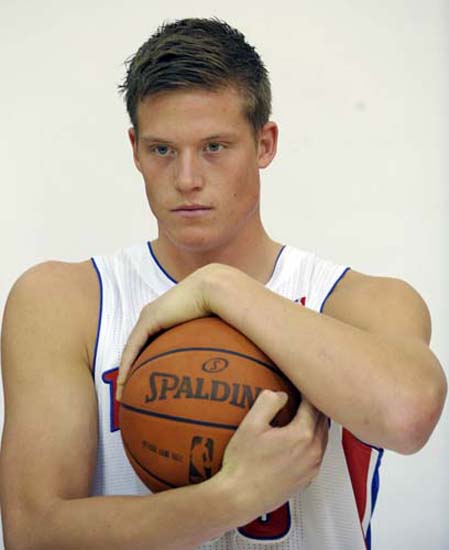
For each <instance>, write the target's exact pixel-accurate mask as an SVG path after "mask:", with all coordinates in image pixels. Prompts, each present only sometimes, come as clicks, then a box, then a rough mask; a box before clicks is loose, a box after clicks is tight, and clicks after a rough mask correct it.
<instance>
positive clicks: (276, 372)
mask: <svg viewBox="0 0 449 550" xmlns="http://www.w3.org/2000/svg"><path fill="white" fill-rule="evenodd" d="M183 351H216V352H219V353H228V354H229V355H235V356H237V357H242V358H243V359H249V360H250V361H254V362H255V363H258V364H259V365H261V366H262V367H265V368H267V369H269V370H270V371H271V372H273V373H275V374H276V375H278V376H280V377H281V378H285V376H284V375H283V374H282V372H281V371H280V370H279V369H278V368H277V367H276V366H274V365H270V364H269V363H265V362H264V361H261V360H260V359H256V358H255V357H251V355H245V354H244V353H240V352H239V351H233V350H229V349H221V348H210V347H189V348H176V349H172V350H170V351H164V352H163V353H158V354H157V355H153V357H150V358H148V359H145V361H144V362H143V363H140V364H139V365H137V366H136V367H135V368H134V369H132V371H131V372H130V373H129V376H128V378H131V376H133V374H134V373H135V372H136V371H137V370H139V369H140V368H141V367H143V366H144V365H146V364H147V363H151V361H155V360H156V359H159V358H160V357H165V356H167V355H171V354H172V353H181V352H183Z"/></svg>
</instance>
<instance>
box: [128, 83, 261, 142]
mask: <svg viewBox="0 0 449 550" xmlns="http://www.w3.org/2000/svg"><path fill="white" fill-rule="evenodd" d="M137 120H138V125H139V134H140V135H141V136H144V135H145V134H151V135H157V136H161V137H162V136H167V137H169V138H170V139H175V138H176V136H179V137H181V136H182V135H183V134H186V133H188V134H192V133H194V134H195V135H198V136H199V137H200V136H201V135H215V134H217V133H220V132H222V133H223V132H231V131H232V132H238V133H242V132H245V133H246V132H251V127H250V124H249V122H248V120H247V118H246V116H245V113H244V99H243V97H242V95H241V93H239V92H238V91H237V90H235V89H234V88H224V89H220V90H213V91H212V90H205V89H188V90H173V91H168V92H161V93H159V94H156V95H153V96H149V97H147V98H144V99H143V100H142V101H141V102H140V103H139V105H138V108H137Z"/></svg>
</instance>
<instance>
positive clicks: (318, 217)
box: [0, 0, 449, 550]
mask: <svg viewBox="0 0 449 550" xmlns="http://www.w3.org/2000/svg"><path fill="white" fill-rule="evenodd" d="M189 4H190V6H189V7H187V6H188V5H189ZM213 15H215V16H219V17H221V18H223V19H226V20H227V21H228V22H229V23H231V24H233V25H235V26H237V27H238V28H239V29H240V30H242V31H243V32H244V33H245V34H246V36H247V38H248V40H249V41H250V42H251V43H253V44H255V45H256V46H257V48H258V50H259V52H260V53H261V55H262V57H263V58H264V60H265V62H266V64H267V66H268V68H269V69H270V72H271V78H272V85H273V91H274V113H273V119H274V120H276V121H277V122H278V123H279V125H280V130H281V133H280V149H279V154H278V158H277V160H276V161H275V162H274V164H273V165H272V167H270V168H269V169H268V170H267V171H266V172H265V173H264V174H263V182H264V183H263V187H264V188H263V215H264V219H265V222H266V226H267V228H268V230H269V231H270V233H271V234H272V236H273V237H275V238H276V239H278V240H281V241H284V242H289V243H290V244H293V245H296V246H298V247H301V248H304V249H313V250H315V251H316V252H317V253H319V254H320V255H321V256H324V257H328V258H330V259H333V260H335V261H337V262H341V263H347V264H349V265H351V266H352V267H353V268H355V269H357V270H360V271H364V272H367V273H371V274H382V275H392V276H397V277H401V278H404V279H406V280H408V281H409V282H410V283H411V284H413V285H414V286H415V287H416V288H417V289H418V290H419V292H420V293H421V294H422V295H423V297H424V298H425V299H426V301H427V302H428V304H429V307H430V310H431V313H432V317H433V325H434V328H433V340H432V346H433V349H434V350H435V352H436V353H437V355H438V356H439V358H440V360H441V361H442V363H443V364H446V365H448V364H449V344H448V338H447V327H448V326H449V308H448V303H449V300H448V298H449V290H448V281H449V279H448V277H449V262H448V257H449V249H448V244H449V243H448V241H449V231H448V230H449V222H448V214H449V208H448V206H449V205H448V202H449V191H448V176H449V161H448V153H447V152H448V145H449V143H448V142H449V135H448V111H449V86H448V76H447V75H448V73H447V67H449V47H448V46H449V44H448V38H447V37H448V33H449V4H448V2H447V1H444V0H427V1H426V2H423V1H422V0H299V1H298V0H296V1H295V2H293V1H292V2H291V3H290V2H282V0H281V1H278V2H269V1H267V0H262V1H261V0H259V1H258V2H257V3H255V4H254V6H252V5H251V4H247V3H243V2H241V1H239V2H237V1H235V0H228V1H227V2H224V3H220V4H216V5H212V4H211V2H210V1H198V2H191V3H188V2H185V1H184V0H172V1H171V2H170V3H166V2H151V1H149V0H145V1H143V0H134V1H133V2H128V1H124V0H123V1H121V0H112V1H111V0H109V1H96V2H93V1H91V0H77V1H76V2H74V1H71V0H66V1H56V0H55V1H52V0H40V1H39V2H25V1H23V0H14V1H13V0H1V3H0V37H1V38H0V40H1V45H0V46H1V47H0V67H1V72H2V80H1V85H0V121H1V132H0V220H1V221H0V235H1V247H2V253H1V257H2V264H1V272H0V309H3V306H4V302H5V300H6V296H7V293H8V290H9V288H10V287H11V285H12V284H13V282H14V280H15V279H16V278H17V277H18V275H19V274H20V273H21V272H23V270H25V269H26V268H27V267H29V266H30V265H32V264H35V263H37V262H40V261H44V260H47V259H63V260H68V261H78V260H82V259H85V258H87V257H89V256H91V255H93V254H98V253H106V252H110V251H113V250H115V249H116V248H118V247H120V246H122V245H126V244H129V243H131V242H135V241H139V240H142V239H148V238H151V237H153V236H154V235H155V224H154V221H153V220H152V219H151V216H150V214H149V211H148V209H147V206H146V202H145V198H144V193H143V186H142V185H141V181H140V177H139V175H138V173H137V172H136V171H135V169H134V167H133V164H132V160H131V153H130V148H129V145H128V142H127V136H126V130H127V126H128V120H127V115H126V113H125V108H124V105H123V104H122V100H121V99H120V98H119V96H118V94H117V91H116V86H117V84H118V83H119V82H120V80H121V78H122V76H123V74H124V68H123V64H122V63H123V61H124V60H125V58H127V57H128V56H129V55H130V54H132V53H133V52H134V51H135V50H136V49H137V48H138V47H139V46H140V44H141V43H142V42H143V41H144V40H146V39H147V37H148V36H149V34H151V33H152V32H153V31H154V30H155V28H156V27H157V26H158V25H159V24H160V23H161V22H162V20H164V19H176V18H181V17H185V16H201V17H204V16H213ZM445 153H446V154H445ZM36 383H37V384H38V381H36ZM0 411H1V403H0ZM446 417H447V408H446V410H445V415H444V418H443V420H442V421H441V422H440V424H439V426H438V428H437V430H436V431H435V433H434V435H433V436H432V438H431V440H430V442H429V444H428V445H427V446H426V448H425V449H424V450H422V451H421V452H419V453H418V454H416V455H413V456H408V457H403V456H399V455H396V454H394V453H386V455H385V458H384V461H383V466H382V470H381V492H380V497H379V500H378V506H377V510H376V514H375V519H374V525H373V541H374V546H373V547H374V549H376V550H380V549H382V550H428V549H431V550H443V549H444V548H448V547H449V520H448V517H447V509H448V507H449V482H448V479H449V477H448V475H447V474H446V469H447V464H448V460H449V437H448V435H449V434H448V426H449V422H448V420H447V418H446ZM43 421H45V419H43ZM0 425H1V418H0Z"/></svg>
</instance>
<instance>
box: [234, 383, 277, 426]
mask: <svg viewBox="0 0 449 550" xmlns="http://www.w3.org/2000/svg"><path fill="white" fill-rule="evenodd" d="M287 401H288V395H287V394H286V393H285V392H282V391H279V392H275V391H272V390H263V391H262V392H261V393H260V394H259V396H258V397H257V399H256V401H255V402H254V405H253V406H252V407H251V409H250V410H249V411H248V413H247V415H246V416H245V418H244V419H243V420H242V422H241V426H242V427H243V426H248V425H252V426H259V427H268V426H269V424H270V422H271V421H272V420H273V418H274V417H275V416H276V414H277V413H278V412H279V411H280V410H281V409H282V407H283V406H284V405H285V404H286V403H287Z"/></svg>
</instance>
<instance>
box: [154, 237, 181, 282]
mask: <svg viewBox="0 0 449 550" xmlns="http://www.w3.org/2000/svg"><path fill="white" fill-rule="evenodd" d="M147 245H148V250H149V251H150V254H151V257H152V258H153V260H154V263H155V264H156V265H157V266H158V268H159V269H160V270H161V271H162V273H163V274H164V275H165V276H166V277H167V279H169V280H170V281H171V282H172V283H175V284H176V285H177V284H178V281H176V280H175V279H173V277H172V276H171V275H170V273H168V272H167V271H165V269H164V268H163V267H162V265H161V264H160V263H159V260H158V259H157V258H156V254H155V253H154V250H153V247H152V246H151V243H150V241H148V242H147Z"/></svg>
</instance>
